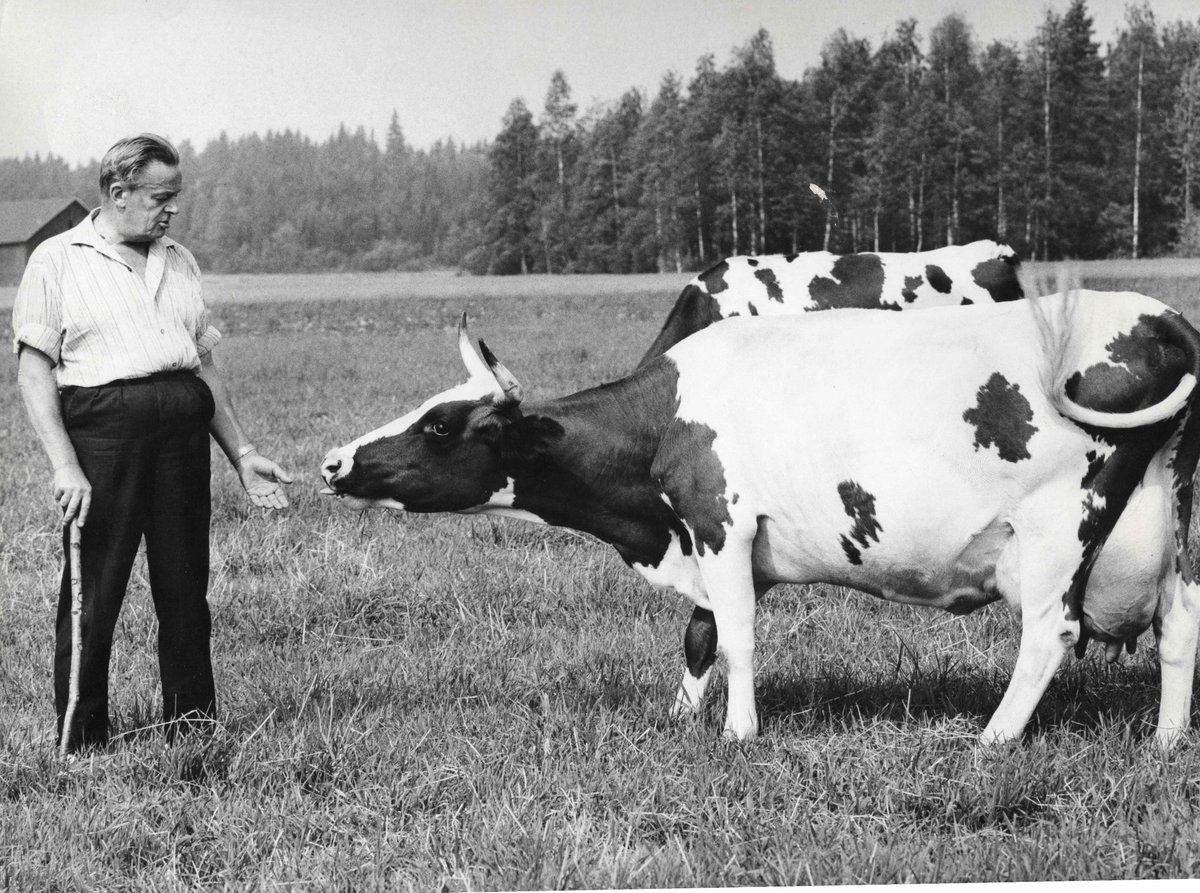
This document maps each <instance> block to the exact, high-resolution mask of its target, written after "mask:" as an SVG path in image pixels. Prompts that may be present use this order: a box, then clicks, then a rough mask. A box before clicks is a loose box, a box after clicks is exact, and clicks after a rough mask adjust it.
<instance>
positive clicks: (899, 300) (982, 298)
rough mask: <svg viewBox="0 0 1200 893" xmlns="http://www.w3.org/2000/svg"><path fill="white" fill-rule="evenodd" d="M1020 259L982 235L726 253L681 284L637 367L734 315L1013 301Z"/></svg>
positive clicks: (1021, 293) (1019, 291) (1020, 293)
mask: <svg viewBox="0 0 1200 893" xmlns="http://www.w3.org/2000/svg"><path fill="white" fill-rule="evenodd" d="M1020 263H1021V262H1020V260H1019V259H1018V258H1017V254H1016V252H1015V251H1013V250H1012V249H1011V248H1009V247H1008V246H1007V245H1001V244H999V243H997V242H992V241H989V240H980V241H978V242H971V243H969V244H967V245H949V246H947V247H945V248H936V249H934V250H932V251H918V252H913V253H907V254H906V253H888V252H880V253H871V252H864V253H861V254H843V255H836V254H830V253H829V252H828V251H810V252H806V253H803V254H766V255H759V256H738V257H728V258H726V259H725V260H723V261H721V262H720V263H718V264H716V265H715V266H712V267H710V268H709V269H707V270H705V271H704V272H703V273H701V274H699V275H698V276H696V277H695V278H694V279H693V280H692V281H691V282H689V283H688V284H687V285H686V286H684V289H683V291H682V292H681V293H680V295H679V297H678V298H677V299H676V301H675V306H674V307H672V308H671V312H670V313H669V314H668V315H667V320H666V322H665V323H663V327H662V330H661V331H660V332H659V333H658V337H657V338H655V339H654V343H653V344H651V345H650V349H649V350H647V351H646V353H645V355H644V356H643V357H642V359H641V362H640V363H639V364H638V365H639V366H644V365H646V364H647V363H649V362H650V361H651V360H653V359H654V358H655V357H657V356H659V355H660V354H662V353H664V352H665V351H666V350H667V349H668V348H670V347H672V346H674V345H676V344H678V343H679V342H680V341H682V340H683V339H684V338H686V337H687V336H688V335H693V334H695V333H696V332H698V331H700V330H701V329H703V328H705V327H706V326H709V325H711V324H712V323H714V322H718V321H720V320H722V319H729V318H732V317H735V316H759V315H762V316H770V315H773V314H777V313H778V314H793V313H804V312H808V311H812V310H836V309H844V308H852V307H861V308H865V309H872V310H911V309H924V308H926V307H941V306H945V305H949V304H992V303H997V302H1000V301H1015V300H1018V299H1019V298H1021V297H1023V296H1024V291H1023V290H1022V288H1021V283H1020V281H1019V274H1020Z"/></svg>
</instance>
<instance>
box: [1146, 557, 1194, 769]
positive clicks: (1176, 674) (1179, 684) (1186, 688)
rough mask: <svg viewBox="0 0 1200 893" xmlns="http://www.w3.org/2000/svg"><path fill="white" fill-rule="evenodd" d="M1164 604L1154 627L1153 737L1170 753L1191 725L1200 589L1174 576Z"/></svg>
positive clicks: (1178, 576)
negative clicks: (1156, 687) (1158, 679)
mask: <svg viewBox="0 0 1200 893" xmlns="http://www.w3.org/2000/svg"><path fill="white" fill-rule="evenodd" d="M1164 602H1165V604H1164V605H1163V606H1162V608H1160V610H1161V611H1162V614H1161V617H1160V618H1159V619H1158V621H1159V622H1158V626H1157V629H1158V630H1159V639H1158V663H1159V668H1160V672H1161V673H1162V696H1161V700H1160V701H1159V707H1158V728H1157V730H1156V731H1155V733H1154V737H1155V740H1156V741H1157V742H1158V744H1159V745H1160V746H1161V747H1162V748H1164V749H1170V748H1171V747H1172V746H1174V745H1175V744H1176V742H1177V741H1178V740H1179V737H1180V736H1181V735H1183V733H1184V732H1186V731H1187V729H1188V726H1189V724H1190V721H1191V711H1192V681H1193V677H1194V674H1195V670H1196V643H1197V638H1198V636H1200V587H1198V586H1197V584H1196V583H1194V582H1192V583H1188V582H1185V581H1184V580H1183V578H1182V577H1181V576H1180V575H1178V574H1176V575H1175V586H1174V592H1172V593H1171V594H1170V595H1169V596H1168V598H1166V599H1164Z"/></svg>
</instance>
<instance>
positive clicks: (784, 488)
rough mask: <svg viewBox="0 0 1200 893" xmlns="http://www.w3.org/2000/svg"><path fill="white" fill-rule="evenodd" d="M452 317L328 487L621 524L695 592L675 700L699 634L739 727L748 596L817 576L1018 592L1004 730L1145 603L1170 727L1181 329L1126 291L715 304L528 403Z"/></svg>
mask: <svg viewBox="0 0 1200 893" xmlns="http://www.w3.org/2000/svg"><path fill="white" fill-rule="evenodd" d="M479 349H480V351H481V353H482V358H481V357H480V355H479V354H477V353H476V352H475V351H474V350H473V349H472V347H471V344H470V341H469V337H468V335H467V330H466V324H465V316H464V318H463V321H462V322H461V323H460V328H459V351H460V354H461V357H462V360H463V362H464V364H465V365H466V367H467V370H468V373H469V375H468V379H467V381H466V382H465V383H463V384H460V385H458V386H456V387H453V388H451V389H449V390H447V391H445V392H443V393H441V394H438V395H437V396H435V397H432V398H431V399H429V400H426V401H425V402H424V403H422V404H421V405H420V406H419V407H417V408H416V409H414V410H413V411H411V412H409V413H407V414H406V415H404V416H402V417H401V418H399V419H397V420H396V421H394V422H391V423H389V424H386V425H384V426H382V427H380V428H378V429H376V430H374V431H372V432H370V433H368V434H365V435H363V436H361V437H359V438H357V439H356V440H354V441H352V442H351V443H348V444H346V445H344V446H341V447H337V448H335V449H333V450H331V451H330V452H329V454H328V455H327V456H326V457H325V459H324V460H323V462H322V465H321V473H322V476H323V478H324V481H325V488H324V489H323V490H322V493H324V494H326V495H331V496H336V497H341V498H342V499H344V500H345V501H346V502H347V504H349V505H351V506H354V507H358V508H365V507H371V506H382V507H389V508H393V509H401V510H405V511H409V512H461V513H466V514H471V513H489V514H496V515H506V516H512V517H517V518H523V519H526V520H529V521H535V522H540V523H546V524H553V525H559V526H564V527H569V528H573V529H576V530H579V531H583V532H585V533H588V534H591V535H593V536H595V537H598V538H599V539H601V540H603V541H604V542H607V543H610V544H611V545H613V546H614V547H615V548H616V549H617V551H618V552H619V553H620V555H621V556H622V558H623V559H624V560H625V561H626V562H627V564H629V565H630V566H631V567H632V568H634V569H635V570H636V571H638V572H639V573H641V574H642V576H643V577H644V578H645V579H647V580H648V581H649V582H650V583H652V584H655V585H659V586H666V587H670V588H673V589H674V590H676V591H677V592H679V593H681V594H683V595H684V596H686V597H687V598H689V599H691V600H692V601H693V602H694V603H695V604H696V605H697V606H699V607H701V608H704V609H705V610H708V611H711V613H712V616H713V618H714V623H713V625H712V627H711V629H704V630H701V631H700V635H699V636H698V637H695V638H692V637H691V636H690V634H691V632H692V630H689V641H687V642H685V657H686V668H685V670H684V673H683V680H682V682H681V684H680V687H679V689H678V692H677V694H676V697H675V701H674V704H673V706H672V708H671V713H672V715H673V716H675V717H681V716H686V715H688V714H691V713H694V712H695V711H696V710H697V709H698V707H699V705H700V702H701V699H702V697H703V695H704V692H705V689H706V687H707V685H708V682H709V677H710V674H711V668H712V664H713V661H714V658H715V656H716V653H717V649H718V648H719V649H720V652H721V653H722V654H723V655H724V657H725V662H726V670H727V679H726V685H727V690H728V702H727V712H726V718H725V723H724V734H725V735H726V736H727V737H732V738H735V739H746V738H750V737H753V736H754V735H755V734H757V730H758V719H757V712H756V708H755V702H754V676H753V673H754V669H753V668H754V663H753V655H754V615H755V604H756V600H757V599H758V598H759V597H761V596H762V595H763V594H764V593H765V592H766V591H767V590H769V589H770V588H771V587H773V586H774V585H776V584H778V583H817V582H823V583H829V584H836V585H840V586H847V587H852V588H854V589H858V590H861V591H864V592H867V593H871V594H873V595H876V596H879V597H882V598H885V599H888V600H891V601H898V602H906V603H911V604H918V605H926V606H933V607H940V608H943V609H946V610H949V611H951V612H954V613H966V612H970V611H972V610H975V609H976V608H979V607H981V606H983V605H986V604H989V603H991V602H993V601H997V600H1000V599H1003V600H1004V601H1005V602H1006V603H1007V605H1008V606H1009V608H1010V609H1012V611H1013V612H1014V613H1015V614H1016V615H1017V616H1018V617H1019V618H1020V645H1019V651H1018V656H1017V659H1016V663H1015V666H1014V669H1013V673H1012V678H1011V680H1010V682H1009V684H1008V687H1007V689H1006V691H1005V694H1004V696H1003V698H1002V700H1001V701H1000V704H999V706H998V707H997V708H996V710H995V712H994V714H993V715H992V717H991V718H990V720H989V721H988V723H987V725H986V727H985V728H984V730H983V732H982V735H981V740H982V741H983V742H984V743H995V742H1002V741H1008V740H1011V739H1015V738H1018V737H1019V736H1020V735H1021V733H1022V731H1023V729H1024V727H1025V725H1026V724H1027V722H1028V720H1029V718H1030V716H1031V715H1032V713H1033V711H1034V709H1035V707H1036V705H1037V703H1038V701H1039V700H1040V698H1041V696H1042V694H1043V692H1044V690H1045V688H1046V687H1047V685H1048V684H1049V681H1050V679H1051V677H1052V676H1053V674H1054V673H1055V671H1056V669H1057V667H1058V666H1059V664H1060V663H1061V661H1062V658H1063V655H1064V653H1065V652H1066V651H1067V649H1069V648H1071V647H1072V646H1078V645H1080V644H1081V643H1083V642H1084V641H1085V640H1086V637H1088V636H1091V637H1094V638H1096V639H1098V640H1100V641H1102V642H1105V643H1107V645H1108V647H1109V648H1110V649H1111V648H1115V649H1116V650H1117V651H1118V653H1119V650H1120V648H1121V643H1125V642H1128V641H1130V640H1131V639H1133V638H1136V636H1137V635H1138V634H1140V633H1141V632H1143V631H1145V630H1146V629H1148V628H1150V627H1153V629H1154V631H1155V634H1156V635H1157V636H1158V638H1159V660H1160V665H1161V672H1162V684H1161V701H1160V707H1159V714H1158V725H1157V730H1156V733H1155V737H1156V740H1157V741H1158V742H1159V743H1160V744H1161V745H1162V746H1163V747H1169V746H1171V745H1172V744H1173V743H1174V742H1175V740H1176V739H1177V738H1178V737H1179V736H1180V735H1181V734H1182V733H1183V732H1184V731H1185V730H1186V729H1187V726H1188V721H1189V712H1190V704H1191V697H1192V690H1191V682H1192V673H1193V668H1194V665H1195V655H1196V642H1197V633H1198V627H1200V590H1198V589H1197V585H1196V583H1195V581H1194V579H1193V571H1192V563H1191V558H1190V555H1189V552H1188V544H1187V531H1188V526H1189V523H1190V514H1191V495H1192V478H1193V475H1194V472H1195V468H1196V463H1197V456H1198V452H1200V412H1198V411H1197V410H1198V409H1200V407H1198V405H1197V404H1198V403H1200V391H1198V390H1197V388H1196V380H1197V376H1200V334H1198V333H1197V332H1196V330H1195V329H1193V328H1192V327H1191V326H1190V325H1189V324H1188V323H1187V322H1186V321H1185V320H1184V319H1183V317H1182V316H1181V315H1179V314H1178V313H1176V312H1174V311H1172V310H1170V309H1169V308H1167V307H1166V306H1164V305H1163V304H1161V303H1159V302H1158V301H1155V300H1154V299H1152V298H1148V297H1145V296H1142V295H1138V294H1134V293H1129V292H1124V293H1103V292H1090V291H1084V292H1078V293H1067V294H1057V295H1052V296H1047V297H1042V298H1038V299H1036V300H1031V301H1016V302H1011V303H1003V304H994V305H989V306H986V307H980V308H978V309H976V310H974V311H973V312H971V313H962V312H961V311H959V310H956V309H953V308H940V309H939V308H935V309H931V310H929V311H927V312H925V313H914V314H905V315H903V316H900V317H895V318H892V317H889V316H888V315H887V314H881V313H875V312H868V311H861V310H859V311H855V310H847V311H843V312H842V313H837V314H833V313H830V314H825V313H820V314H808V315H802V316H792V317H776V318H772V319H761V318H760V319H734V320H729V321H727V322H725V323H722V324H721V325H719V326H712V327H709V328H708V329H706V330H704V331H703V332H700V333H697V334H696V335H694V336H692V337H690V338H688V339H686V340H685V341H682V342H680V343H679V344H678V345H676V346H675V347H673V348H671V349H670V350H669V351H667V353H666V354H664V355H663V356H662V357H660V358H658V359H656V360H654V361H653V362H651V363H648V364H647V365H645V366H644V367H642V368H641V369H638V370H636V371H635V372H634V373H632V374H630V375H628V376H626V377H624V378H622V379H619V380H617V381H614V382H611V383H608V384H604V385H600V386H598V387H595V388H591V389H588V390H585V391H581V392H579V393H575V394H571V395H568V396H565V397H561V398H558V399H552V400H548V401H544V402H537V403H531V404H525V403H524V402H523V401H522V388H521V385H520V383H519V382H518V381H517V379H516V378H515V377H514V376H513V374H512V373H511V372H510V371H509V370H508V369H507V368H506V367H505V366H504V365H503V364H502V363H501V362H500V361H499V360H497V358H496V357H495V355H494V354H492V352H491V351H490V350H489V349H488V347H487V345H486V344H485V343H484V342H483V341H480V342H479Z"/></svg>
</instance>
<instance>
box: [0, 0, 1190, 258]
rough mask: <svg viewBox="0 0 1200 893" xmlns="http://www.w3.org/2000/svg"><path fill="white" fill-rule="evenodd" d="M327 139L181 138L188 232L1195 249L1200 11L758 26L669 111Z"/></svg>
mask: <svg viewBox="0 0 1200 893" xmlns="http://www.w3.org/2000/svg"><path fill="white" fill-rule="evenodd" d="M382 143H383V144H382V146H380V145H379V142H378V141H377V140H376V139H375V137H374V135H373V134H368V133H367V132H366V131H365V130H364V129H362V128H358V129H355V130H353V131H351V130H348V129H346V128H344V127H343V128H341V129H340V130H339V131H338V132H337V133H336V134H335V135H333V136H332V137H330V138H329V139H328V140H327V141H325V142H323V143H316V142H313V141H312V140H310V139H309V138H307V137H305V136H302V135H299V134H296V133H292V132H290V131H285V132H283V133H275V132H269V133H268V134H267V135H266V136H265V137H260V136H257V135H253V136H245V137H241V138H239V139H234V140H231V139H229V138H227V137H225V136H222V137H221V138H220V139H218V140H215V141H213V142H210V143H209V144H208V145H206V146H205V147H204V149H203V150H202V151H200V152H198V153H197V152H195V151H194V150H193V149H192V147H191V146H190V145H189V144H186V143H185V144H184V146H183V152H184V154H185V158H184V171H185V184H186V190H187V191H186V197H185V198H186V205H185V213H184V214H181V215H180V220H179V221H178V225H177V226H176V227H175V228H174V229H175V234H176V236H177V237H178V238H179V239H180V240H181V241H183V242H184V243H185V244H187V245H188V246H189V247H191V248H192V249H193V251H194V252H195V253H196V255H197V256H198V258H199V259H200V260H201V262H202V263H203V264H204V266H205V268H206V269H210V270H215V271H292V270H327V269H356V270H382V269H406V268H420V267H432V266H439V267H446V266H454V267H459V268H461V269H464V270H467V271H469V272H474V273H497V274H509V273H523V272H551V273H563V272H635V271H652V270H659V271H668V270H672V271H682V270H687V269H696V268H699V267H702V266H704V265H705V264H708V263H711V262H713V261H714V260H716V259H718V258H720V257H723V256H726V255H730V254H739V253H766V252H795V251H804V250H812V249H821V248H828V249H830V250H835V251H851V250H876V251H909V250H921V249H928V248H934V247H937V246H940V245H945V244H948V243H962V242H966V241H970V240H972V239H976V238H997V239H1000V240H1003V241H1007V242H1008V243H1010V244H1012V245H1013V246H1014V247H1016V248H1017V249H1018V251H1020V253H1021V254H1022V256H1024V257H1028V258H1037V259H1053V258H1061V257H1073V258H1096V257H1143V256H1152V255H1164V254H1170V253H1177V254H1190V255H1195V254H1200V213H1198V212H1197V204H1198V203H1200V195H1198V194H1197V193H1198V192H1200V184H1198V182H1197V180H1198V178H1200V19H1197V20H1196V21H1194V22H1174V23H1166V24H1163V23H1159V22H1158V21H1156V19H1155V16H1154V13H1153V8H1152V4H1143V5H1133V6H1130V7H1128V9H1127V12H1126V19H1125V22H1124V24H1123V26H1122V28H1121V29H1120V30H1119V32H1118V34H1117V35H1116V37H1115V39H1114V40H1113V41H1112V42H1110V43H1108V44H1107V45H1106V46H1105V47H1103V48H1102V47H1101V45H1100V44H1099V43H1098V42H1097V40H1096V36H1095V29H1094V24H1093V20H1092V18H1091V16H1090V15H1089V13H1088V9H1087V4H1086V2H1085V0H1072V2H1070V3H1069V4H1068V6H1067V7H1066V9H1065V10H1064V11H1062V12H1055V11H1054V10H1047V12H1046V13H1045V16H1044V19H1043V21H1042V22H1041V24H1040V26H1039V27H1038V28H1037V31H1036V33H1035V34H1034V35H1033V36H1032V37H1031V38H1030V39H1028V40H1027V41H1026V42H1024V43H1023V44H1015V43H1011V42H1003V41H991V42H989V43H986V44H985V43H982V42H981V41H980V40H979V39H978V38H977V37H976V35H975V34H974V32H973V30H972V28H971V26H970V24H969V21H968V20H967V19H966V18H965V17H964V16H962V15H958V14H952V15H949V16H947V17H946V18H944V19H942V20H941V21H939V22H938V23H937V24H936V25H934V27H933V28H932V29H931V30H930V31H929V32H928V34H927V35H925V34H922V33H921V31H920V29H919V28H918V24H917V22H916V21H915V20H904V21H900V22H898V23H897V24H896V26H895V28H894V29H893V30H892V32H891V33H890V35H889V36H888V37H887V38H886V39H884V40H883V41H882V42H881V43H880V45H879V46H872V44H871V42H870V41H868V40H866V39H864V38H859V37H855V36H853V35H851V34H849V33H847V32H846V31H844V30H839V31H837V32H836V33H834V34H833V35H832V36H830V37H829V38H828V40H827V41H826V43H825V45H824V47H823V49H822V52H821V56H820V60H819V62H818V64H816V65H814V66H813V67H811V68H809V69H808V70H807V71H806V72H805V73H804V75H803V77H802V78H801V79H800V80H798V81H797V80H790V79H787V78H784V77H781V76H780V75H779V73H778V71H777V70H776V66H775V59H774V50H773V46H772V41H771V37H770V35H769V34H768V33H767V32H766V31H765V30H759V31H758V32H757V33H755V34H753V35H751V36H750V38H749V39H748V40H747V41H746V43H745V44H743V45H742V46H740V47H738V48H736V49H734V50H733V52H732V54H731V57H730V58H729V60H728V61H727V62H726V63H725V64H724V65H723V66H718V64H717V62H716V60H715V58H714V57H713V56H712V55H706V56H704V57H702V58H701V59H700V60H699V61H698V63H697V65H696V68H695V71H694V72H692V74H691V75H690V77H688V78H687V79H686V80H685V79H684V78H682V77H680V76H679V75H678V74H676V73H674V72H669V73H667V74H666V75H664V77H663V78H662V81H661V83H660V84H659V86H658V88H657V91H656V92H655V93H654V94H653V95H648V94H645V93H643V92H642V91H640V90H636V89H632V90H630V91H628V92H626V93H625V94H624V95H623V96H621V97H619V98H617V99H615V100H612V101H610V102H606V103H602V104H599V105H598V106H597V107H595V108H591V109H589V110H586V111H584V112H582V113H581V112H580V110H579V108H578V106H577V104H576V103H575V102H574V101H573V99H572V93H571V88H570V85H569V82H568V79H567V76H566V74H565V73H563V72H561V71H559V72H556V73H555V74H554V76H553V77H552V79H551V82H550V85H549V88H548V90H547V93H546V96H545V99H544V103H543V106H542V108H541V109H539V110H538V111H537V112H535V111H534V110H533V109H531V108H529V106H528V105H527V103H525V102H524V101H523V100H521V99H517V100H514V101H513V102H512V104H511V105H510V107H509V108H508V110H507V113H506V114H505V116H504V119H503V122H502V125H501V129H500V131H499V133H498V134H497V135H496V136H495V138H494V139H493V140H492V141H491V142H490V143H487V144H483V145H475V146H464V145H458V144H455V143H454V142H453V141H446V142H443V143H438V144H437V145H435V146H434V147H432V148H431V149H416V148H414V147H412V146H410V145H409V144H408V143H407V142H406V141H405V138H404V134H403V131H402V127H401V124H400V122H399V120H398V119H397V118H396V117H395V116H394V115H393V119H392V121H391V124H390V126H389V128H388V130H387V132H386V134H385V135H384V138H383V140H382ZM95 182H96V166H95V164H92V165H90V166H85V167H82V168H76V169H74V170H72V169H69V168H68V166H67V165H66V164H65V163H64V162H63V161H62V160H60V159H56V158H53V157H51V158H48V159H40V158H33V159H29V158H26V159H23V160H13V159H10V160H0V197H3V198H24V197H36V196H39V195H57V194H61V193H62V192H63V191H64V190H66V191H72V190H73V191H75V192H76V193H78V194H80V195H81V196H87V197H91V196H94V195H95V186H94V184H95Z"/></svg>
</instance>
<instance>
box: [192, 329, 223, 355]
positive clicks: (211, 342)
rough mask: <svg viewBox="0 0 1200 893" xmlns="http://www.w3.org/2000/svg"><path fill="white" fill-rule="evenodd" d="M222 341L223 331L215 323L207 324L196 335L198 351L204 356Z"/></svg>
mask: <svg viewBox="0 0 1200 893" xmlns="http://www.w3.org/2000/svg"><path fill="white" fill-rule="evenodd" d="M220 343H221V333H220V332H218V331H217V329H216V327H215V326H213V325H205V327H204V331H203V332H201V333H200V334H199V335H197V336H196V351H197V352H198V353H199V354H200V356H204V355H205V354H206V353H208V352H209V351H211V350H212V349H213V348H214V347H216V346H217V345H218V344H220Z"/></svg>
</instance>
